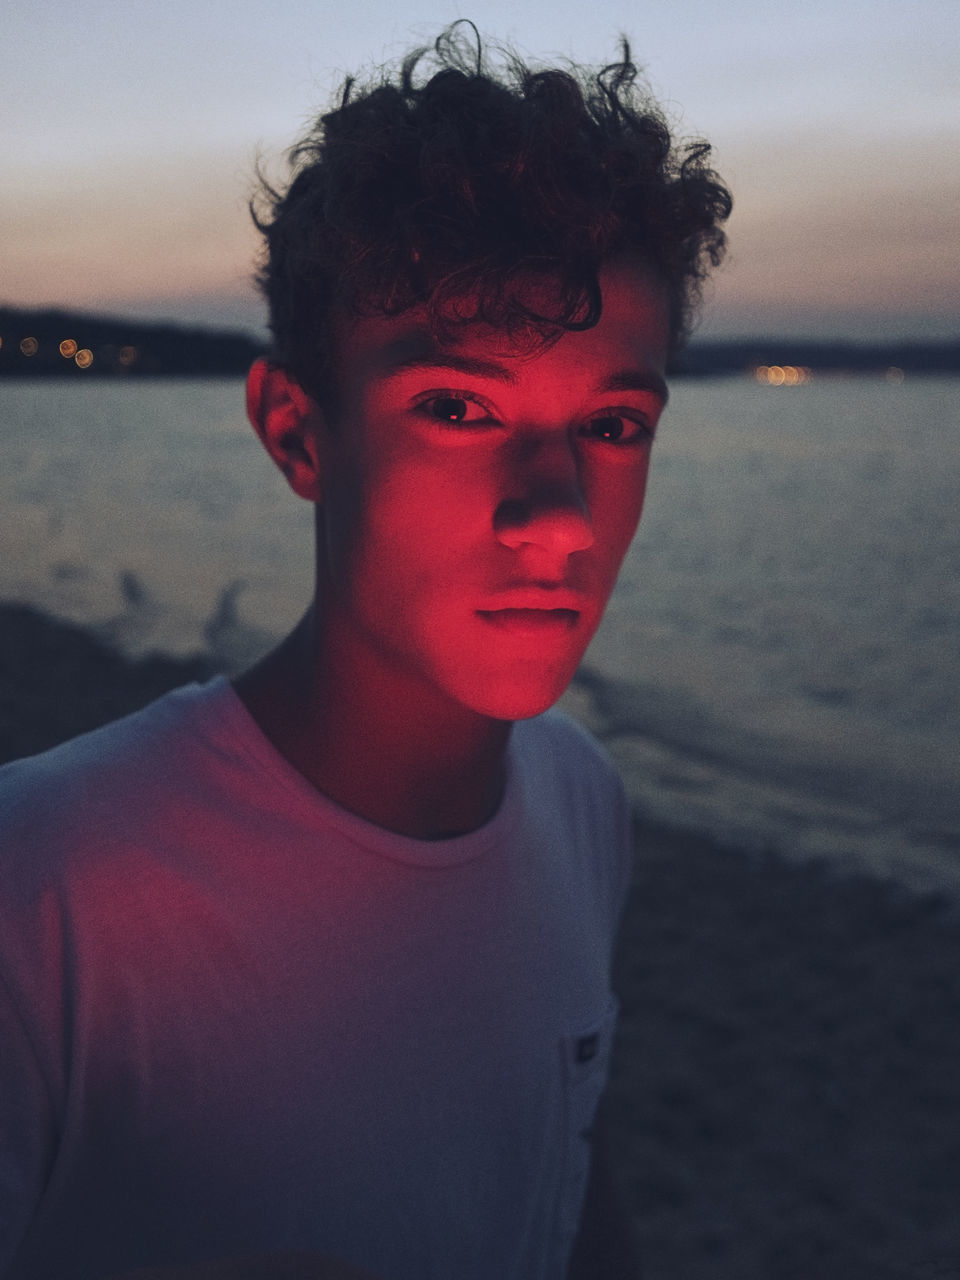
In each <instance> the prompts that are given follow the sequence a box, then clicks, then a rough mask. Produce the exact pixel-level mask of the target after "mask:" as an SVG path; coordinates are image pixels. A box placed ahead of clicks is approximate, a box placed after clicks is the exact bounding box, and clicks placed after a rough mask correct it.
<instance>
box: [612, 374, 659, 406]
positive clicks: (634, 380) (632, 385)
mask: <svg viewBox="0 0 960 1280" xmlns="http://www.w3.org/2000/svg"><path fill="white" fill-rule="evenodd" d="M601 390H603V391H652V392H653V394H654V395H655V396H656V397H657V399H658V400H659V401H660V403H661V404H662V405H664V406H665V405H666V403H667V401H668V400H669V399H670V391H669V388H668V387H667V384H666V381H665V380H664V379H663V378H662V377H661V376H660V374H659V373H654V372H653V370H652V369H622V370H621V371H620V372H619V373H614V374H611V376H610V377H609V378H606V379H605V380H604V382H603V384H602V387H601Z"/></svg>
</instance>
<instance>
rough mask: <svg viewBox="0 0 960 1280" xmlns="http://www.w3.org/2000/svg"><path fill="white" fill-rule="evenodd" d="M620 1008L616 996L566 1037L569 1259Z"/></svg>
mask: <svg viewBox="0 0 960 1280" xmlns="http://www.w3.org/2000/svg"><path fill="white" fill-rule="evenodd" d="M619 1007H620V1006H619V1004H618V1002H617V1000H616V997H614V996H613V995H611V996H610V1000H609V1003H608V1004H607V1007H606V1009H605V1010H604V1012H603V1013H602V1014H601V1015H600V1016H599V1017H598V1018H596V1019H594V1020H593V1021H592V1022H590V1023H589V1024H587V1025H586V1026H581V1027H579V1028H578V1029H577V1030H576V1031H574V1032H573V1033H572V1034H570V1035H567V1036H564V1037H563V1042H562V1052H563V1077H564V1135H563V1146H564V1161H563V1177H562V1181H561V1185H560V1236H561V1239H562V1241H563V1248H564V1251H565V1254H568V1253H569V1250H570V1247H571V1245H572V1244H573V1239H574V1236H575V1235H576V1233H577V1228H578V1227H579V1225H580V1215H581V1213H582V1212H583V1201H584V1196H585V1194H586V1189H587V1176H588V1174H589V1172H590V1157H591V1152H592V1144H591V1131H592V1128H593V1121H594V1117H595V1115H596V1111H597V1104H598V1103H599V1101H600V1096H601V1094H602V1093H603V1090H604V1086H605V1085H606V1083H607V1076H608V1075H609V1072H610V1055H611V1051H612V1049H613V1035H614V1030H615V1028H616V1025H617V1014H618V1012H619Z"/></svg>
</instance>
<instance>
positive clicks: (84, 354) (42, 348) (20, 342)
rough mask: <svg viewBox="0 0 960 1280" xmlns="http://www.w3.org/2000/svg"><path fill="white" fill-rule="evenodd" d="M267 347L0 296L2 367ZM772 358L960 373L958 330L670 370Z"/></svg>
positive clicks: (134, 373) (804, 364)
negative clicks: (941, 337) (20, 303)
mask: <svg viewBox="0 0 960 1280" xmlns="http://www.w3.org/2000/svg"><path fill="white" fill-rule="evenodd" d="M264 348H265V342H264V340H263V339H262V338H258V337H257V336H256V335H254V334H251V333H249V332H244V331H242V330H220V329H212V328H198V327H186V326H182V325H177V324H172V323H163V324H157V323H146V322H144V321H138V320H127V319H123V318H121V317H110V316H88V315H82V314H79V313H76V312H71V311H64V310H46V311H31V310H26V309H23V308H19V307H3V306H0V376H3V375H11V376H27V377H48V376H51V377H52V376H58V377H74V378H91V377H97V376H112V377H179V378H183V377H206V378H211V377H241V376H242V375H243V374H245V373H246V371H247V369H249V367H250V364H251V363H252V361H253V360H255V359H256V358H257V356H259V355H262V354H263V353H264ZM770 366H779V367H781V368H791V369H797V370H802V371H803V372H804V373H806V374H818V373H829V374H843V373H852V374H889V373H890V371H891V370H892V371H895V372H902V373H903V374H911V375H916V374H932V373H939V374H944V373H947V374H955V373H960V339H954V340H951V341H947V342H923V341H920V340H912V341H907V340H902V341H896V342H887V343H881V344H865V343H864V344H861V343H853V342H845V341H841V340H836V341H832V340H829V339H823V340H816V339H813V340H811V339H805V338H789V337H780V338H777V337H763V338H760V337H758V338H736V339H712V340H706V339H704V340H699V341H698V340H696V339H695V340H694V341H693V342H692V343H691V344H690V346H689V347H688V348H687V350H686V351H685V352H684V353H683V354H682V356H681V357H680V358H679V359H678V360H677V361H676V362H675V364H674V366H673V368H672V369H671V373H672V375H673V376H674V377H716V376H733V375H742V374H753V373H754V371H755V370H756V369H758V368H763V367H770Z"/></svg>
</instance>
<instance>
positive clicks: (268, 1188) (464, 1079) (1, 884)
mask: <svg viewBox="0 0 960 1280" xmlns="http://www.w3.org/2000/svg"><path fill="white" fill-rule="evenodd" d="M507 765H508V777H507V786H506V792H505V796H504V799H503V802H502V804H501V807H500V809H499V810H498V812H497V813H496V815H495V816H494V817H493V818H492V819H491V820H490V822H488V823H487V824H486V825H485V826H483V827H482V828H480V829H479V830H477V831H475V832H472V833H471V834H469V835H466V836H463V837H458V838H455V839H449V840H439V841H420V840H414V839H410V838H407V837H403V836H398V835H394V834H392V833H390V832H387V831H385V830H383V829H382V828H379V827H376V826H373V825H371V824H370V823H368V822H365V821H363V820H362V819H360V818H358V817H356V816H354V815H352V814H350V813H347V812H345V811H344V810H343V809H341V808H339V807H338V806H337V805H335V804H333V803H332V802H331V801H330V800H328V799H327V798H326V797H324V796H322V795H321V794H319V793H318V792H317V791H316V790H315V789H314V788H313V787H311V786H310V785H309V784H308V783H307V782H306V781H305V780H304V779H303V778H302V777H301V776H300V775H299V774H298V773H297V772H296V771H295V770H294V769H292V768H291V767H290V766H289V765H288V764H287V762H286V761H285V760H284V759H283V758H282V757H281V756H280V755H279V754H278V753H277V752H276V751H275V750H274V749H273V747H272V746H271V745H270V743H269V742H268V741H267V740H266V739H265V738H264V737H263V735H262V734H261V733H260V731H259V729H258V728H257V726H256V724H255V723H254V721H253V720H252V719H251V717H250V716H249V714H248V713H247V711H246V709H245V708H244V706H243V704H242V703H241V702H240V700H239V699H238V698H237V696H236V694H235V693H234V691H233V689H232V687H231V686H230V685H229V683H228V682H227V681H226V680H224V679H223V678H218V679H216V680H213V681H211V682H210V683H209V684H206V685H202V686H198V685H192V686H188V687H186V688H184V689H181V690H178V691H176V692H175V693H173V694H170V695H167V696H166V697H165V698H162V699H160V701H158V702H156V703H154V704H153V705H152V706H150V707H148V708H147V709H146V710H144V711H142V712H139V713H137V714H136V715H134V716H130V717H128V718H126V719H125V720H121V721H118V722H117V723H115V724H113V725H110V726H107V727H106V728H105V729H101V730H98V731H97V732H95V733H92V734H87V735H85V736H83V737H81V738H78V739H75V740H74V741H73V742H70V743H67V744H65V745H64V746H62V747H58V748H56V749H55V750H53V751H50V752H47V753H46V754H44V755H41V756H37V757H34V758H32V759H29V760H24V761H19V762H16V763H14V764H12V765H8V766H6V767H5V768H3V769H0V1275H3V1276H5V1277H10V1278H11V1280H12V1278H13V1277H16V1278H17V1280H21V1278H30V1280H34V1278H35V1280H40V1278H41V1277H42V1278H43V1280H46V1278H47V1277H51V1276H70V1277H73V1278H76V1280H80V1278H83V1280H87V1278H89V1280H94V1278H95V1277H96V1278H99V1277H107V1276H110V1275H112V1274H115V1273H117V1272H121V1271H123V1270H126V1269H128V1268H133V1267H136V1266H145V1265H153V1266H158V1265H174V1264H180V1265H183V1264H186V1263H189V1262H200V1261H205V1260H209V1259H214V1258H221V1257H235V1256H238V1255H243V1254H262V1253H267V1252H270V1251H280V1250H301V1251H302V1250H315V1251H317V1252H318V1253H323V1254H328V1255H330V1256H333V1257H337V1258H340V1259H342V1260H345V1261H349V1262H352V1263H354V1264H355V1265H357V1266H361V1267H365V1268H367V1269H368V1270H370V1271H371V1272H373V1274H374V1275H376V1276H379V1277H382V1280H558V1278H559V1277H560V1276H561V1275H562V1274H563V1272H564V1269H565V1266H566V1260H567V1256H568V1251H569V1247H570V1244H571V1241H572V1237H573V1233H574V1231H575V1229H576V1224H577V1220H578V1217H579V1213H580V1208H581V1204H582V1195H583V1190H584V1181H585V1177H586V1173H587V1166H588V1161H589V1146H588V1143H587V1141H586V1138H585V1130H587V1128H588V1127H589V1124H590V1122H591V1119H592V1116H593V1112H594V1109H595V1106H596V1103H597V1100H598V1098H599V1095H600V1092H601V1089H602V1086H603V1084H604V1082H605V1077H606V1072H607V1067H608V1060H609V1052H610V1043H611V1038H612V1032H613V1024H614V1011H615V1005H614V1001H613V997H612V995H611V990H610V959H611V951H612V947H613V941H614V936H615V931H616V925H617V922H618V918H619V915H620V910H621V907H622V904H623V900H624V896H625V891H626V885H627V880H628V876H629V868H630V861H631V859H630V841H629V822H628V814H627V808H626V804H625V801H624V798H623V792H622V788H621V786H620V783H619V780H618V779H617V777H616V774H615V772H614V771H613V769H612V767H611V766H610V764H609V763H608V761H607V760H606V757H605V756H604V755H603V754H602V752H601V751H600V749H599V748H598V747H597V745H596V744H595V743H594V742H593V740H592V739H591V738H590V737H589V736H588V735H587V734H586V733H584V732H583V731H582V730H581V729H579V728H578V727H577V726H575V725H574V724H573V723H572V722H571V721H569V720H568V719H567V718H566V717H564V716H562V715H560V714H558V713H553V712H551V713H548V714H547V715H545V716H541V717H538V718H537V719H536V720H532V721H526V722H521V723H518V724H516V725H515V726H514V728H513V731H512V733H511V739H510V746H509V751H508V761H507Z"/></svg>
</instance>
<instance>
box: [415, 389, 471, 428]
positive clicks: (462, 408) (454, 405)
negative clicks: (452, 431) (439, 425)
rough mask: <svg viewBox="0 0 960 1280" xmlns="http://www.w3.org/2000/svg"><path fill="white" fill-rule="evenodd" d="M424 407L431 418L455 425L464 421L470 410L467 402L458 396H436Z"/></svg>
mask: <svg viewBox="0 0 960 1280" xmlns="http://www.w3.org/2000/svg"><path fill="white" fill-rule="evenodd" d="M426 407H427V410H428V412H429V414H430V416H431V418H437V419H438V420H439V421H440V422H451V423H454V424H455V425H456V424H458V423H461V422H463V421H464V420H465V419H466V416H467V413H468V412H469V408H470V406H469V404H468V403H467V401H466V400H464V399H462V398H461V397H460V396H436V397H435V398H434V399H433V400H429V401H428V402H427V406H426Z"/></svg>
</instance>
